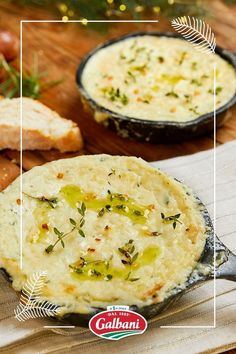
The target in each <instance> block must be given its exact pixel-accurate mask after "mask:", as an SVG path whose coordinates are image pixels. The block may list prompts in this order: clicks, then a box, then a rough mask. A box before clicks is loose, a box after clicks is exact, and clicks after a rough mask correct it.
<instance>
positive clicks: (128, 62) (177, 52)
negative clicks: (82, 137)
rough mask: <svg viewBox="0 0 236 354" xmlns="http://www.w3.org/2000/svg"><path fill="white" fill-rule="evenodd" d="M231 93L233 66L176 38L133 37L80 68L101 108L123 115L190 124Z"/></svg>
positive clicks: (235, 79)
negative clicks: (214, 90) (214, 80)
mask: <svg viewBox="0 0 236 354" xmlns="http://www.w3.org/2000/svg"><path fill="white" fill-rule="evenodd" d="M214 66H215V70H216V108H219V107H221V106H223V105H224V104H225V103H227V102H228V101H229V100H230V99H231V98H232V97H233V95H234V94H235V91H236V75H235V70H234V68H233V67H232V66H231V65H230V64H229V63H228V62H227V61H226V60H224V59H222V58H221V57H220V56H219V55H217V54H203V53H201V52H199V51H197V50H196V49H195V48H194V47H193V45H192V44H190V43H189V42H187V41H185V40H181V39H177V38H167V37H164V36H163V37H157V36H150V35H144V36H136V37H131V38H126V39H123V40H121V41H119V42H117V43H114V44H111V45H109V46H107V47H105V48H102V49H100V50H98V51H97V52H96V53H95V54H94V55H92V56H91V57H90V58H89V60H88V62H87V63H86V65H85V68H84V72H83V75H82V83H83V86H84V88H85V90H86V92H87V93H88V95H89V96H90V97H91V98H92V99H93V100H94V101H95V102H97V103H98V104H99V105H100V106H102V107H105V108H107V109H109V110H111V111H113V112H116V113H119V114H122V115H124V116H128V117H134V118H139V119H147V120H153V121H178V122H186V121H191V120H193V119H195V118H197V117H199V116H201V115H203V114H206V113H209V112H212V111H213V89H214V82H213V73H214Z"/></svg>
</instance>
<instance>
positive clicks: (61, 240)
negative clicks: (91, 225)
mask: <svg viewBox="0 0 236 354" xmlns="http://www.w3.org/2000/svg"><path fill="white" fill-rule="evenodd" d="M77 210H78V212H79V214H80V215H81V218H80V220H79V222H78V223H77V222H76V221H75V220H74V219H72V218H70V219H69V222H70V224H71V225H72V228H71V230H70V231H68V232H66V233H64V232H62V231H59V230H58V229H57V228H56V227H54V228H53V231H54V234H55V235H56V236H57V240H56V241H55V242H54V243H53V244H50V245H49V246H48V247H47V248H46V249H45V252H46V253H48V254H49V253H52V251H53V250H54V248H55V247H56V245H57V244H58V243H61V246H62V248H65V242H64V239H65V237H67V236H69V235H70V234H71V233H72V232H74V231H75V230H78V233H79V235H80V236H81V237H85V233H84V231H83V230H82V227H83V226H84V224H85V218H84V217H85V212H86V206H85V204H84V202H82V204H81V207H78V208H77Z"/></svg>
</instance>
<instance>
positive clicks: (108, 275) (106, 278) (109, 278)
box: [104, 274, 113, 281]
mask: <svg viewBox="0 0 236 354" xmlns="http://www.w3.org/2000/svg"><path fill="white" fill-rule="evenodd" d="M112 278H113V276H112V275H111V274H107V275H106V276H105V278H104V279H105V280H107V281H108V280H111V279H112Z"/></svg>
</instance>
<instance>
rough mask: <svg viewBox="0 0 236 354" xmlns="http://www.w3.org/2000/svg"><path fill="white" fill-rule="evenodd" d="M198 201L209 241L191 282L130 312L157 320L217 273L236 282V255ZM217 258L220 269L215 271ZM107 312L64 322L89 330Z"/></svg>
mask: <svg viewBox="0 0 236 354" xmlns="http://www.w3.org/2000/svg"><path fill="white" fill-rule="evenodd" d="M196 199H197V200H198V202H199V205H200V206H201V207H202V214H203V216H204V220H205V225H206V230H207V231H206V233H207V240H206V244H205V247H204V250H203V252H202V255H201V258H200V260H199V262H198V264H197V267H196V268H195V269H194V270H193V272H192V273H191V275H190V276H189V278H188V279H187V281H186V282H185V283H184V284H180V285H179V286H178V287H176V288H174V289H172V290H171V291H170V292H169V294H168V296H167V297H166V299H165V300H164V301H163V302H161V303H158V304H153V305H149V306H144V307H142V308H140V307H138V306H136V305H133V306H130V310H132V311H135V312H138V313H140V314H141V315H143V316H144V317H145V318H146V319H147V320H148V319H151V318H152V317H154V316H157V315H158V314H160V313H161V312H162V311H164V310H166V309H167V308H168V307H169V306H170V305H172V304H173V303H174V302H176V301H177V300H178V299H179V298H180V297H181V296H182V295H183V294H185V293H186V292H187V291H188V290H190V289H194V288H195V287H198V286H199V285H200V284H201V283H204V282H207V281H209V280H212V279H214V273H215V277H216V278H218V279H228V280H231V281H235V282H236V255H235V254H233V253H232V252H231V251H230V250H229V249H228V248H227V247H226V246H225V245H224V244H223V243H222V242H221V241H220V240H219V239H218V237H217V236H214V229H213V224H212V221H211V218H210V215H209V213H208V211H207V209H206V207H205V206H204V204H203V203H202V202H201V201H200V200H199V198H196ZM214 237H215V240H214ZM214 244H215V247H214ZM214 248H215V252H214ZM214 258H215V265H216V267H215V269H214ZM124 305H125V304H124ZM104 310H106V309H104V308H93V309H92V310H91V313H89V314H86V315H84V314H80V315H78V314H76V313H72V314H67V315H65V316H64V317H63V320H65V321H67V322H69V323H71V324H74V325H77V326H78V325H79V326H87V325H88V322H89V320H90V319H91V317H92V316H94V315H95V314H96V313H98V312H101V311H104Z"/></svg>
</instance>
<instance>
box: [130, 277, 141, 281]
mask: <svg viewBox="0 0 236 354" xmlns="http://www.w3.org/2000/svg"><path fill="white" fill-rule="evenodd" d="M139 279H140V278H130V279H129V281H132V282H133V281H137V280H139Z"/></svg>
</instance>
